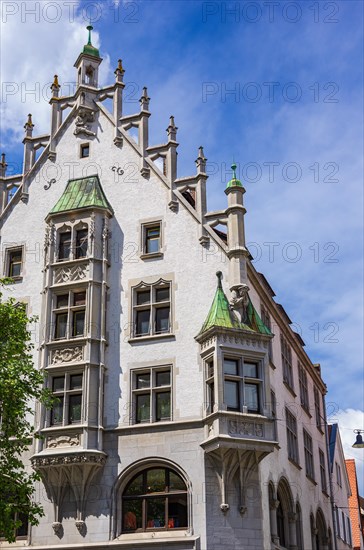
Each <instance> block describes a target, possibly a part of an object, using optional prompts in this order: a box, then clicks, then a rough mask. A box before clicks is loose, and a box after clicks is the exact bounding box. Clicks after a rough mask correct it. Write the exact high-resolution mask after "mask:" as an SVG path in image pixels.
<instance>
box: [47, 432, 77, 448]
mask: <svg viewBox="0 0 364 550" xmlns="http://www.w3.org/2000/svg"><path fill="white" fill-rule="evenodd" d="M79 444H80V435H79V434H74V435H59V436H55V437H47V447H48V448H50V449H53V448H56V447H58V448H59V447H77V446H78V445H79Z"/></svg>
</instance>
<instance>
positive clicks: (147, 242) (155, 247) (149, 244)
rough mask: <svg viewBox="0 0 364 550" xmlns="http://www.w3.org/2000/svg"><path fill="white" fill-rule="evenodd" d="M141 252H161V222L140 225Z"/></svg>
mask: <svg viewBox="0 0 364 550" xmlns="http://www.w3.org/2000/svg"><path fill="white" fill-rule="evenodd" d="M142 233H143V254H158V253H159V252H161V248H162V240H161V222H154V223H153V224H148V225H142Z"/></svg>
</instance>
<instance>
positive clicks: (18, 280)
mask: <svg viewBox="0 0 364 550" xmlns="http://www.w3.org/2000/svg"><path fill="white" fill-rule="evenodd" d="M6 278H8V279H11V282H10V283H9V284H10V285H12V284H14V283H21V282H23V275H16V277H11V276H10V275H7V276H6Z"/></svg>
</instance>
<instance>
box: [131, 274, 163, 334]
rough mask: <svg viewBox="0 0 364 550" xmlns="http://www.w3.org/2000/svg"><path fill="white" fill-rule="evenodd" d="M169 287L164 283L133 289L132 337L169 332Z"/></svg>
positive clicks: (143, 285)
mask: <svg viewBox="0 0 364 550" xmlns="http://www.w3.org/2000/svg"><path fill="white" fill-rule="evenodd" d="M170 293H171V286H170V283H168V282H166V281H159V282H158V283H156V284H154V285H145V284H142V285H140V286H139V288H136V289H134V294H133V315H134V336H136V337H140V336H149V335H157V334H166V333H169V332H171V320H170V317H171V296H170Z"/></svg>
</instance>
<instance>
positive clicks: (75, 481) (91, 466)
mask: <svg viewBox="0 0 364 550" xmlns="http://www.w3.org/2000/svg"><path fill="white" fill-rule="evenodd" d="M105 461H106V455H105V453H102V452H97V451H96V452H91V451H90V452H87V451H83V452H77V453H75V452H73V453H70V454H56V455H52V456H46V455H44V456H41V455H38V456H34V457H33V458H32V459H31V462H32V466H33V468H34V469H35V470H36V471H38V472H39V473H40V475H41V477H42V480H43V483H44V485H45V487H46V490H47V492H48V495H49V497H50V499H51V500H52V502H53V506H54V524H53V529H54V530H55V532H56V529H60V528H59V526H58V524H61V523H62V517H63V515H62V505H63V500H64V495H65V492H66V489H67V487H70V489H71V490H72V492H73V494H74V497H75V501H76V506H77V520H76V526H77V528H78V529H79V530H80V529H81V531H82V533H84V532H85V525H84V522H85V504H86V500H87V493H88V489H89V487H90V485H91V481H92V479H93V478H94V476H95V475H96V473H97V472H98V471H99V470H100V469H101V468H102V467H103V465H104V464H105ZM77 522H79V525H77ZM81 531H80V532H81Z"/></svg>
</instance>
